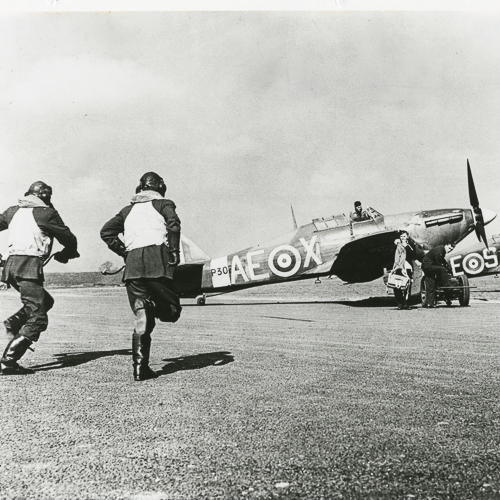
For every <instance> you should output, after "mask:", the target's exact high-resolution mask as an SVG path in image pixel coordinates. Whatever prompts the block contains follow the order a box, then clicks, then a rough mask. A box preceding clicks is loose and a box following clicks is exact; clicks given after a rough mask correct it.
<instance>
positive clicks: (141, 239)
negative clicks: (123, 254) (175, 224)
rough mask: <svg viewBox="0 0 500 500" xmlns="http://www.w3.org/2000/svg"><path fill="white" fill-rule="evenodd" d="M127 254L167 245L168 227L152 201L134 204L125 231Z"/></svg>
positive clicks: (126, 221) (124, 238)
mask: <svg viewBox="0 0 500 500" xmlns="http://www.w3.org/2000/svg"><path fill="white" fill-rule="evenodd" d="M123 243H124V244H125V247H126V249H127V252H129V251H130V250H134V249H136V248H142V247H148V246H150V245H163V244H164V243H165V244H166V243H167V226H166V223H165V219H164V218H163V216H162V215H161V214H160V213H159V212H158V211H157V210H156V209H155V208H154V207H153V202H152V201H146V202H141V203H134V206H133V207H132V209H131V210H130V212H129V214H128V215H127V218H126V219H125V224H124V231H123Z"/></svg>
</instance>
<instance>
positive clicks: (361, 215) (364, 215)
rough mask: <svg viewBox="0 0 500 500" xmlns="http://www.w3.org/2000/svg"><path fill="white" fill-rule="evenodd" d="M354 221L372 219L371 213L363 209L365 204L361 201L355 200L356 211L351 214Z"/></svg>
mask: <svg viewBox="0 0 500 500" xmlns="http://www.w3.org/2000/svg"><path fill="white" fill-rule="evenodd" d="M349 217H350V219H351V221H352V222H361V221H363V220H371V217H370V214H369V213H368V212H367V211H366V210H363V205H362V204H361V202H360V201H355V202H354V211H353V212H351V213H350V215H349Z"/></svg>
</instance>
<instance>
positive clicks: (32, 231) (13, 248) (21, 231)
mask: <svg viewBox="0 0 500 500" xmlns="http://www.w3.org/2000/svg"><path fill="white" fill-rule="evenodd" d="M8 246H9V255H30V256H34V257H42V258H44V259H45V258H46V257H48V256H49V255H50V251H51V248H52V238H51V237H50V236H48V235H47V234H45V233H44V232H43V231H42V230H41V229H40V227H39V226H38V224H37V223H36V220H35V217H34V216H33V208H32V207H20V208H19V209H18V210H17V212H16V213H15V214H14V217H12V220H11V222H10V224H9V240H8Z"/></svg>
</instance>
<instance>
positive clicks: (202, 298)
mask: <svg viewBox="0 0 500 500" xmlns="http://www.w3.org/2000/svg"><path fill="white" fill-rule="evenodd" d="M206 301H207V296H206V295H205V294H203V295H199V296H198V297H196V303H197V304H198V305H199V306H204V305H205V303H206Z"/></svg>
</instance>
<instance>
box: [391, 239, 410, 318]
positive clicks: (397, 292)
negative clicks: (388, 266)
mask: <svg viewBox="0 0 500 500" xmlns="http://www.w3.org/2000/svg"><path fill="white" fill-rule="evenodd" d="M409 239H410V235H409V234H408V231H405V230H404V229H403V230H401V231H400V232H399V239H397V240H396V241H395V243H396V254H395V256H394V266H393V268H392V270H393V272H394V273H395V274H399V275H400V276H406V277H407V278H409V280H410V282H409V284H408V287H407V288H406V290H402V289H399V288H395V289H394V297H395V298H396V304H397V305H398V309H399V310H401V309H410V306H409V304H408V301H409V298H410V294H411V283H412V278H413V261H414V260H415V259H416V253H415V249H414V248H413V247H412V245H411V244H410V241H409Z"/></svg>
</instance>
